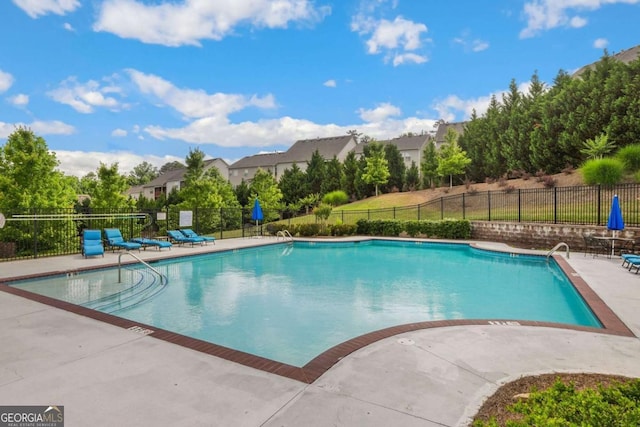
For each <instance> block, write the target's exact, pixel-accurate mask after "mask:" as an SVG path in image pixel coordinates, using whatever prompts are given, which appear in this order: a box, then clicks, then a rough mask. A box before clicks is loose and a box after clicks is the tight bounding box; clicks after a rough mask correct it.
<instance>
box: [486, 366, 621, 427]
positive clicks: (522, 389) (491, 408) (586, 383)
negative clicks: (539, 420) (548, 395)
mask: <svg viewBox="0 0 640 427" xmlns="http://www.w3.org/2000/svg"><path fill="white" fill-rule="evenodd" d="M632 379H633V378H629V377H623V376H619V375H605V374H584V373H578V374H559V373H557V374H544V375H534V376H528V377H522V378H519V379H517V380H515V381H512V382H510V383H507V384H504V385H503V386H502V387H500V388H499V389H498V390H497V391H496V392H495V393H494V394H493V395H492V396H490V397H489V398H488V399H487V400H486V401H485V402H484V403H483V404H482V406H481V407H480V409H479V410H478V413H477V414H476V415H475V417H474V418H473V421H474V422H475V421H480V420H481V421H489V420H490V419H491V418H492V417H493V418H495V420H496V421H497V422H498V425H500V426H505V425H506V423H507V421H509V420H516V419H518V418H517V417H518V415H517V414H513V413H512V412H509V410H507V407H508V406H510V405H512V404H513V403H515V402H516V401H517V399H518V397H515V396H516V395H518V394H521V393H529V392H531V391H532V390H534V389H535V390H537V391H541V390H545V389H547V388H549V387H551V386H552V385H553V384H554V383H555V382H556V381H557V380H561V381H562V382H563V383H565V384H569V383H570V382H572V383H573V384H574V385H575V387H576V389H578V390H582V389H585V388H594V389H595V388H597V387H598V385H604V386H607V385H609V384H611V383H612V382H626V381H630V380H632Z"/></svg>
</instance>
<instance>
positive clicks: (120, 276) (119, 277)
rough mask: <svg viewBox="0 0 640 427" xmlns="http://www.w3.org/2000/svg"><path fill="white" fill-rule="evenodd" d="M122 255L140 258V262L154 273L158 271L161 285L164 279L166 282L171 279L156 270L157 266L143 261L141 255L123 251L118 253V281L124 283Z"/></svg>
mask: <svg viewBox="0 0 640 427" xmlns="http://www.w3.org/2000/svg"><path fill="white" fill-rule="evenodd" d="M122 255H131V256H132V257H133V258H135V259H136V260H138V262H139V263H141V264H143V265H144V266H145V267H147V268H148V269H149V270H151V271H153V272H154V273H156V274H157V275H158V276H159V277H160V284H161V285H162V280H163V279H164V281H165V284H166V283H167V282H168V281H169V279H168V278H167V277H165V275H164V274H162V273H160V272H159V271H158V270H156V269H155V268H153V267H151V266H150V265H149V263H148V262H146V261H143V260H142V259H140V257H138V256H136V255H134V254H132V253H131V252H122V253H120V254H119V255H118V283H122Z"/></svg>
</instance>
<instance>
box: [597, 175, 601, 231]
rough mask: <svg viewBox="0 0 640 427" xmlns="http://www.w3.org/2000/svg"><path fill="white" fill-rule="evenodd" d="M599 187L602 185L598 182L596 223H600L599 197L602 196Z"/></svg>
mask: <svg viewBox="0 0 640 427" xmlns="http://www.w3.org/2000/svg"><path fill="white" fill-rule="evenodd" d="M601 188H602V187H601V186H600V184H598V214H597V215H596V218H597V219H596V221H597V223H596V225H600V203H601V202H602V200H600V198H601V196H602V193H601V191H600V190H601Z"/></svg>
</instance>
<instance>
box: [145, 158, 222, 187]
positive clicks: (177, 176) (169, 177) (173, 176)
mask: <svg viewBox="0 0 640 427" xmlns="http://www.w3.org/2000/svg"><path fill="white" fill-rule="evenodd" d="M216 161H219V162H222V163H224V164H225V165H226V164H227V162H225V161H224V160H223V159H221V158H217V157H216V158H215V159H207V160H205V161H203V163H204V169H205V170H206V169H209V168H210V167H212V166H213V164H214V163H215V162H216ZM185 173H187V168H177V169H172V170H169V171H166V172H165V173H163V174H161V175H159V176H158V177H157V178H156V179H154V180H152V181H151V182H149V183H147V184H145V185H144V187H162V186H163V185H165V184H166V183H167V182H180V181H182V180H183V179H184V174H185ZM225 174H226V171H225Z"/></svg>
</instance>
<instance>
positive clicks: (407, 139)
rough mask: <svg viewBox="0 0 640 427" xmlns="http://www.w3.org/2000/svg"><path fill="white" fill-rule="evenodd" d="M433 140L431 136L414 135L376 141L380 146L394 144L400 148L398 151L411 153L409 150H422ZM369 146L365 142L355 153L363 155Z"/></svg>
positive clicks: (357, 147) (359, 145)
mask: <svg viewBox="0 0 640 427" xmlns="http://www.w3.org/2000/svg"><path fill="white" fill-rule="evenodd" d="M430 138H431V136H430V135H428V134H424V135H412V136H407V135H404V136H400V137H398V138H393V139H390V140H388V141H376V142H377V143H379V144H383V145H384V144H393V145H395V146H396V147H397V148H398V151H409V150H422V147H424V145H425V144H426V143H427V141H429V139H430ZM367 144H368V142H363V143H360V144H358V145H357V146H356V147H355V148H354V149H353V152H354V153H356V154H363V153H364V147H365V146H366V145H367Z"/></svg>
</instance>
